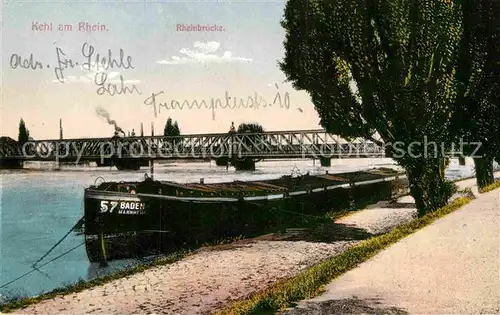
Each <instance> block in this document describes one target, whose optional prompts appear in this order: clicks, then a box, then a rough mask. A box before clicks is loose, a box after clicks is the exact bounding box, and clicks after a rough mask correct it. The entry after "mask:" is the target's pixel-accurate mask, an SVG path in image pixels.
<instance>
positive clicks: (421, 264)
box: [280, 185, 500, 315]
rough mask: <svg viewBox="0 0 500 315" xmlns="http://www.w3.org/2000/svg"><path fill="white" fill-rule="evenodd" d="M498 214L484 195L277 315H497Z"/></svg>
mask: <svg viewBox="0 0 500 315" xmlns="http://www.w3.org/2000/svg"><path fill="white" fill-rule="evenodd" d="M493 187H496V189H498V187H499V185H492V188H493ZM499 206H500V192H499V191H498V190H496V191H495V190H493V189H492V190H490V191H489V192H485V193H483V194H482V195H481V196H479V197H478V198H477V199H476V200H473V201H472V202H471V203H469V204H467V205H465V206H463V207H461V208H460V209H458V210H457V211H454V212H453V213H450V214H449V215H447V216H446V217H443V218H441V219H440V220H439V221H436V222H435V223H434V224H432V225H429V226H428V227H426V228H424V229H422V230H420V231H418V232H417V233H415V234H412V235H410V236H408V237H407V238H405V239H403V240H401V241H400V242H398V243H396V244H394V245H393V246H391V247H390V248H387V249H386V250H384V251H382V252H380V253H379V254H377V255H376V256H375V257H374V258H372V259H370V260H369V261H366V262H364V263H362V264H360V265H359V266H358V267H357V268H355V269H352V270H350V271H349V272H347V273H345V274H343V275H342V276H340V277H339V278H337V279H335V280H332V281H331V282H330V283H329V284H328V285H327V286H326V287H325V290H324V291H325V292H324V293H322V294H321V295H320V296H318V297H316V298H313V299H309V300H303V301H300V302H299V303H298V305H297V306H296V307H294V308H292V309H290V310H287V311H285V312H283V313H280V314H284V315H285V314H286V315H312V314H338V313H340V312H342V313H370V314H500V282H499V279H500V269H499V266H500V252H499V251H498V244H499V234H498V227H499V224H500V212H499V210H500V209H499Z"/></svg>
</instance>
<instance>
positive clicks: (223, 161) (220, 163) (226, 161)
mask: <svg viewBox="0 0 500 315" xmlns="http://www.w3.org/2000/svg"><path fill="white" fill-rule="evenodd" d="M228 164H229V159H228V158H227V157H218V158H216V159H215V165H217V166H227V165H228Z"/></svg>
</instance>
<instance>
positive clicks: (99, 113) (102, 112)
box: [96, 106, 125, 135]
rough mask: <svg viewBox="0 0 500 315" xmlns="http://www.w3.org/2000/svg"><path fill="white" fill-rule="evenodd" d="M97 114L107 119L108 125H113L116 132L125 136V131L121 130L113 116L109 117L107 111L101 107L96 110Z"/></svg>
mask: <svg viewBox="0 0 500 315" xmlns="http://www.w3.org/2000/svg"><path fill="white" fill-rule="evenodd" d="M96 113H97V115H98V116H100V117H102V118H104V119H106V121H107V122H108V124H110V125H113V126H114V127H115V131H116V132H121V133H122V134H123V135H125V132H124V131H123V129H122V128H120V126H118V124H117V123H116V121H115V120H113V119H111V116H110V115H109V113H108V111H107V110H105V109H104V108H102V107H100V106H99V107H97V108H96Z"/></svg>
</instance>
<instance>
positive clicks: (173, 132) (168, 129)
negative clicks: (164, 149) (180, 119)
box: [163, 117, 181, 137]
mask: <svg viewBox="0 0 500 315" xmlns="http://www.w3.org/2000/svg"><path fill="white" fill-rule="evenodd" d="M163 135H164V136H174V137H178V136H180V135H181V131H180V129H179V125H178V123H177V121H175V122H173V121H172V118H170V117H168V119H167V122H166V124H165V129H164V130H163Z"/></svg>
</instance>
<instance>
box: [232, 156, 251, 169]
mask: <svg viewBox="0 0 500 315" xmlns="http://www.w3.org/2000/svg"><path fill="white" fill-rule="evenodd" d="M231 164H232V165H234V168H235V169H236V170H237V171H255V161H254V159H252V158H244V159H242V160H238V159H233V161H232V162H231Z"/></svg>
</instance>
